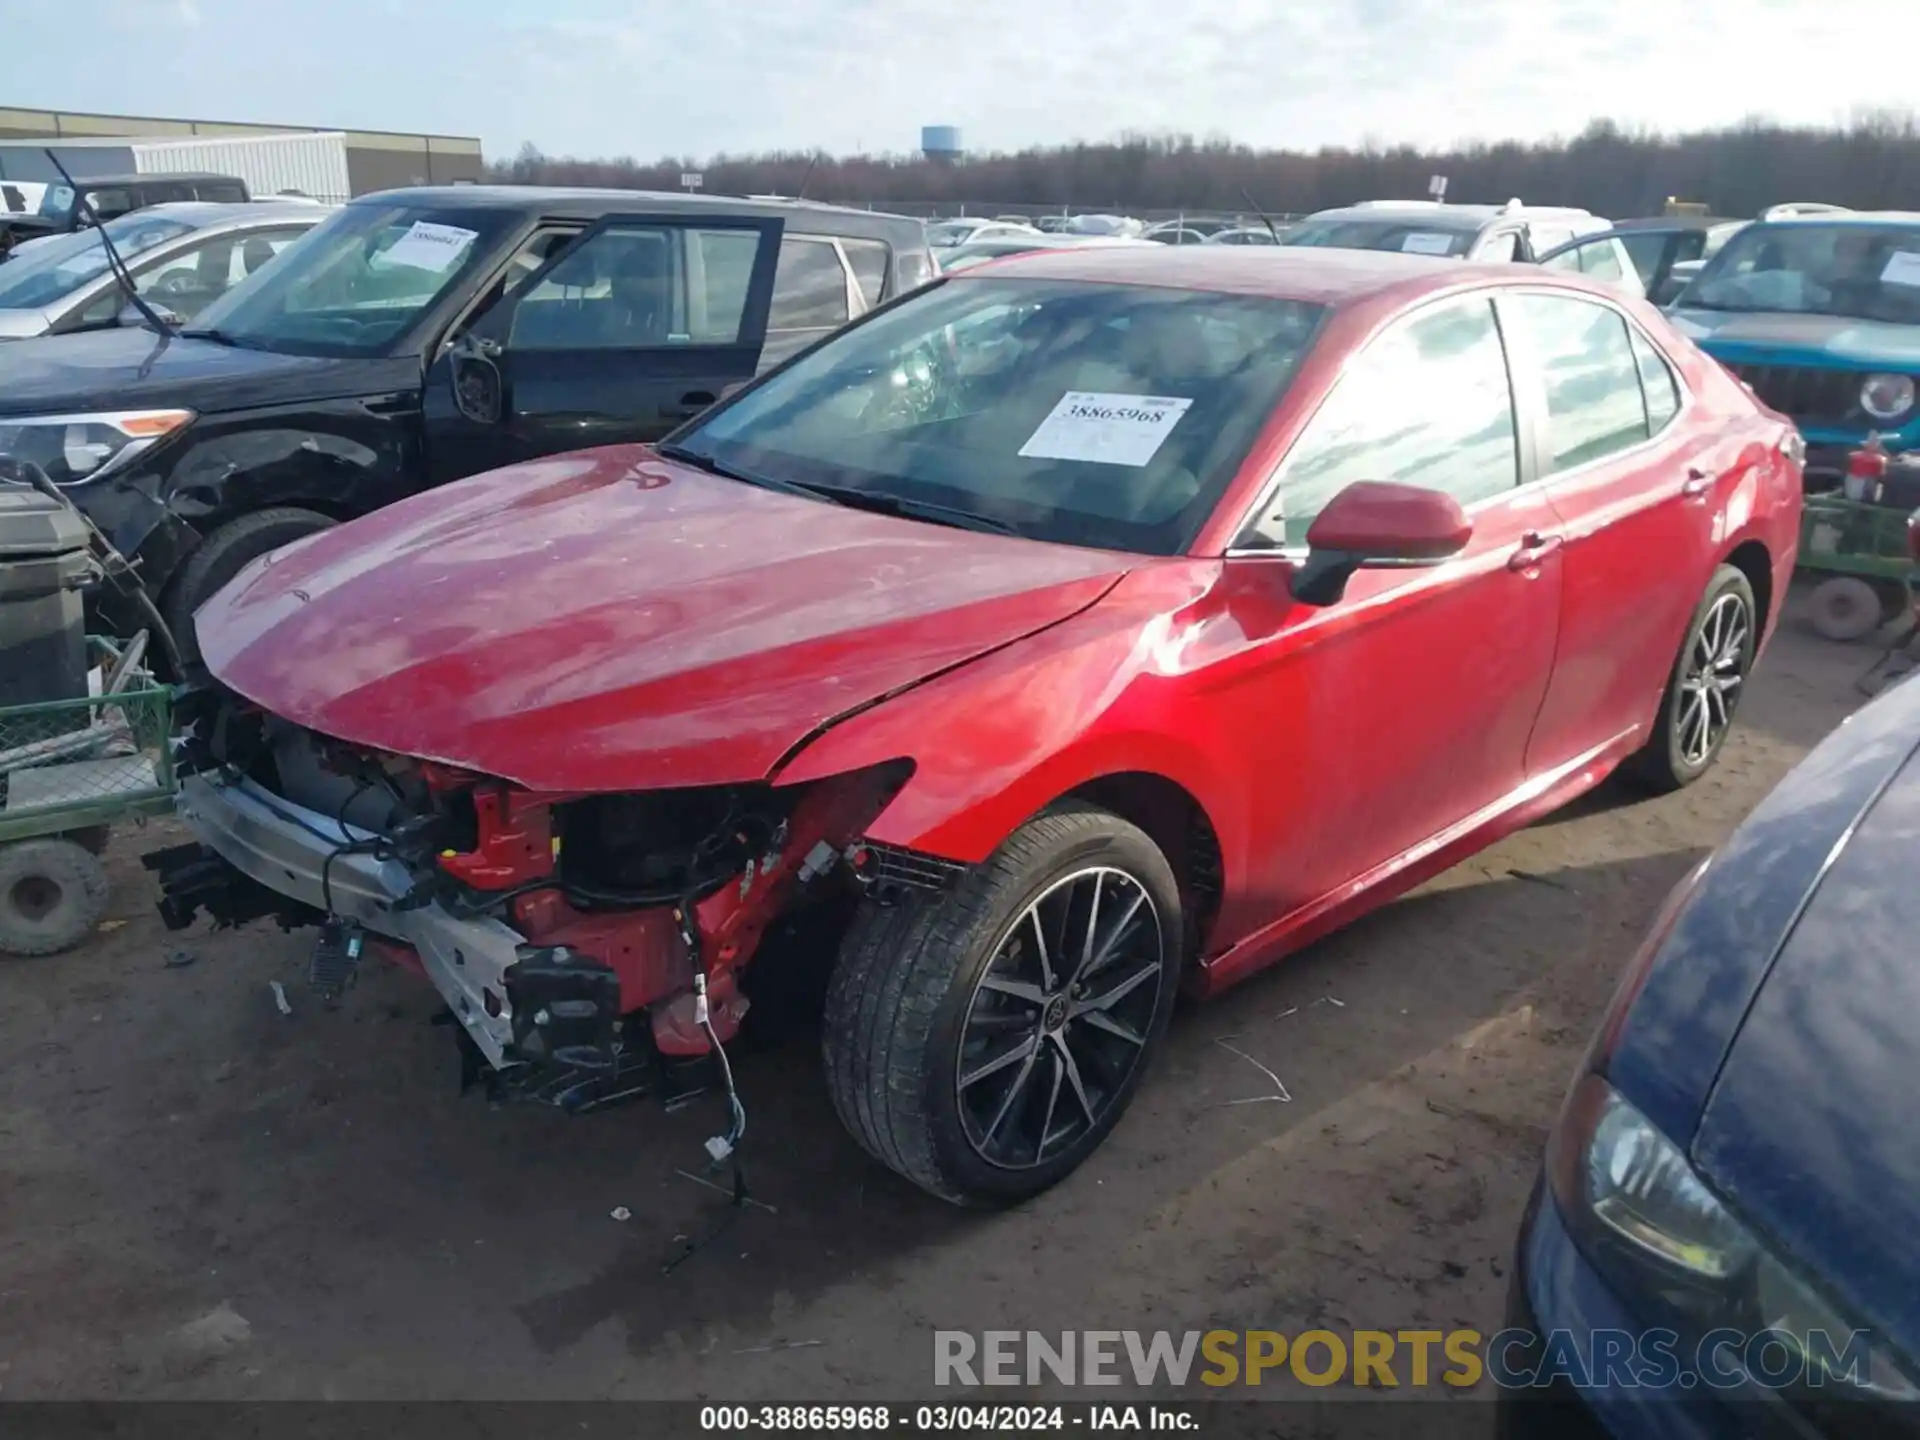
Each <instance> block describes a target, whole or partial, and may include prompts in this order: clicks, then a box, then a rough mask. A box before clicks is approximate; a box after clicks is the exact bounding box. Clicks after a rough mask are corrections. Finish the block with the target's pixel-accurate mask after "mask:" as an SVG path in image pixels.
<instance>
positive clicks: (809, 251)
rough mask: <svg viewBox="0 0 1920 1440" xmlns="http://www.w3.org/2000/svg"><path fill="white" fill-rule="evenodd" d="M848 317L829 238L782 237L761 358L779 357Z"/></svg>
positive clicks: (841, 274) (843, 277) (843, 280)
mask: <svg viewBox="0 0 1920 1440" xmlns="http://www.w3.org/2000/svg"><path fill="white" fill-rule="evenodd" d="M850 318H851V315H850V313H849V311H848V309H847V272H846V270H845V269H844V268H843V267H842V266H841V264H840V252H839V251H837V250H835V249H834V247H833V243H832V242H831V241H828V240H791V239H790V240H782V241H781V242H780V264H779V267H778V268H777V269H776V270H775V271H774V272H773V305H772V308H771V309H770V310H769V311H768V312H767V344H766V348H765V350H764V351H763V352H762V354H761V363H762V364H763V365H774V364H777V363H779V362H780V361H781V360H784V359H786V357H787V356H789V355H792V354H794V353H795V352H796V351H799V350H803V349H805V348H806V347H807V346H808V345H811V344H812V343H813V342H814V341H815V340H817V339H819V338H820V337H821V336H822V335H825V334H828V333H830V332H831V331H834V330H837V329H839V328H840V327H841V326H842V325H844V324H846V323H847V321H848V320H849V319H850Z"/></svg>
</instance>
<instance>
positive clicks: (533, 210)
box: [347, 185, 998, 235]
mask: <svg viewBox="0 0 1920 1440" xmlns="http://www.w3.org/2000/svg"><path fill="white" fill-rule="evenodd" d="M347 203H348V204H350V205H409V206H444V207H445V208H447V209H449V210H518V211H521V212H524V213H526V214H529V215H547V216H554V217H558V218H567V219H582V220H595V219H598V218H599V217H601V216H602V215H617V214H621V213H623V212H633V213H635V214H648V215H743V216H747V217H750V218H756V219H768V220H790V219H793V218H795V217H803V218H805V219H809V220H815V221H818V222H820V223H821V224H823V225H824V226H825V227H826V228H827V229H828V230H830V231H831V232H833V233H836V234H838V233H842V232H845V233H847V234H851V235H862V234H874V235H887V234H898V233H899V232H900V231H901V229H902V228H903V227H906V226H911V227H913V228H914V229H915V230H918V229H920V227H921V222H920V221H918V220H915V219H912V218H910V217H908V216H905V215H890V214H887V213H886V212H884V211H877V210H854V209H850V208H848V207H846V206H841V205H823V204H820V203H818V202H816V201H813V200H749V199H746V198H745V197H743V196H738V195H690V194H685V193H676V192H673V191H667V190H600V189H589V188H586V187H580V188H574V187H569V186H560V185H410V186H407V187H405V188H402V189H395V190H377V191H374V192H373V193H372V194H369V195H359V196H356V197H354V199H352V200H350V201H348V202H347ZM986 223H987V224H990V225H991V224H995V223H998V222H995V221H991V220H989V221H987V222H986Z"/></svg>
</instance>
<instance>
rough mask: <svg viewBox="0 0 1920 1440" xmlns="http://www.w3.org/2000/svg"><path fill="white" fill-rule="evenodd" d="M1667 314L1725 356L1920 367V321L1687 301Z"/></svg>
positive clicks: (1676, 324)
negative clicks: (1697, 306) (1700, 306)
mask: <svg viewBox="0 0 1920 1440" xmlns="http://www.w3.org/2000/svg"><path fill="white" fill-rule="evenodd" d="M1667 318H1668V319H1670V320H1671V321H1672V322H1673V324H1674V327H1675V328H1676V329H1678V330H1679V331H1680V333H1681V334H1683V335H1685V336H1687V337H1688V338H1689V339H1691V340H1693V341H1694V343H1695V344H1697V345H1699V346H1700V347H1701V348H1702V349H1703V350H1705V351H1706V352H1707V353H1708V354H1709V355H1713V356H1715V357H1717V358H1720V359H1731V360H1758V361H1774V362H1783V363H1786V364H1795V363H1805V364H1811V365H1820V364H1828V365H1859V366H1873V365H1886V366H1890V367H1893V368H1896V369H1913V368H1920V325H1889V324H1887V323H1886V322H1884V321H1880V320H1855V319H1851V318H1849V317H1847V316H1844V315H1796V314H1776V313H1774V312H1772V311H1758V312H1745V311H1728V310H1693V309H1688V308H1686V307H1685V306H1679V307H1676V308H1674V309H1673V310H1670V311H1668V312H1667Z"/></svg>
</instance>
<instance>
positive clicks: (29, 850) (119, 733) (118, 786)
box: [0, 632, 175, 955]
mask: <svg viewBox="0 0 1920 1440" xmlns="http://www.w3.org/2000/svg"><path fill="white" fill-rule="evenodd" d="M88 643H89V646H90V649H91V651H92V655H91V658H92V660H93V661H94V664H95V667H96V668H95V670H94V672H93V673H94V674H95V675H96V676H97V677H98V679H99V683H98V685H97V687H96V690H97V693H94V694H91V695H87V696H85V697H82V698H80V699H75V700H54V701H47V702H44V703H40V704H33V705H13V706H8V707H5V708H0V954H12V955H51V954H54V953H56V952H58V951H61V950H65V949H68V948H69V947H71V946H73V945H75V944H77V943H78V942H79V941H81V940H82V939H84V938H85V937H86V936H87V935H88V934H89V933H90V932H91V931H92V930H93V929H94V927H95V926H96V925H98V924H99V923H100V918H101V916H102V915H103V914H104V913H105V911H106V907H107V898H108V883H107V871H106V867H105V866H104V865H102V864H101V862H100V855H101V852H102V851H104V850H105V848H106V843H107V834H108V830H109V827H111V826H112V825H113V824H114V823H115V822H117V821H121V820H126V819H131V818H134V817H137V816H144V815H159V814H164V813H168V812H170V811H171V810H172V809H173V799H174V791H175V778H174V769H173V750H172V746H171V744H170V741H169V734H170V731H171V729H172V709H173V692H172V691H171V690H170V689H168V688H167V687H166V686H164V685H160V684H157V683H155V681H154V679H153V676H152V674H151V673H150V672H149V671H148V670H147V669H146V668H145V666H144V664H143V663H142V662H143V659H144V654H145V650H146V644H145V637H144V632H143V633H142V635H141V636H138V637H136V638H135V639H134V640H133V641H132V642H131V643H127V642H115V641H109V640H105V639H92V640H89V642H88Z"/></svg>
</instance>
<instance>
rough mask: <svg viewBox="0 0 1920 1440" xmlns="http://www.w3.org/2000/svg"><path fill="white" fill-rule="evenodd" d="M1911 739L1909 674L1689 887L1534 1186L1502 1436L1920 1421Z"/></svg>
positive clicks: (1822, 750)
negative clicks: (1907, 680)
mask: <svg viewBox="0 0 1920 1440" xmlns="http://www.w3.org/2000/svg"><path fill="white" fill-rule="evenodd" d="M1917 750H1920V683H1907V684H1902V685H1899V686H1897V687H1895V688H1894V689H1892V690H1890V691H1888V692H1886V693H1885V694H1883V695H1882V696H1881V697H1880V698H1879V699H1878V700H1876V701H1874V702H1873V703H1872V704H1871V705H1869V706H1867V707H1866V708H1865V709H1863V710H1861V711H1860V712H1859V713H1858V714H1856V715H1855V716H1853V717H1852V718H1851V719H1850V720H1848V721H1847V722H1846V723H1844V724H1843V725H1841V726H1840V728H1839V729H1838V730H1836V731H1835V732H1834V733H1833V734H1832V735H1831V736H1829V737H1828V738H1827V740H1826V741H1825V742H1824V743H1822V744H1821V745H1820V746H1819V748H1818V749H1816V750H1815V751H1814V752H1813V753H1812V754H1811V755H1809V756H1808V757H1807V759H1806V760H1805V761H1804V762H1802V764H1801V765H1800V766H1799V767H1798V768H1797V769H1796V770H1795V771H1794V772H1793V773H1792V774H1791V775H1789V776H1788V777H1787V778H1786V780H1784V781H1783V782H1782V783H1781V785H1780V786H1779V788H1778V789H1776V790H1775V791H1774V792H1773V793H1772V795H1770V796H1769V797H1768V798H1767V799H1766V800H1765V801H1764V802H1763V803H1762V804H1761V806H1760V807H1759V808H1758V809H1757V810H1755V811H1754V813H1753V815H1752V816H1751V817H1750V818H1749V819H1748V820H1747V821H1746V823H1745V824H1743V825H1742V826H1741V827H1740V828H1739V829H1738V830H1736V831H1735V832H1734V834H1733V836H1732V837H1731V838H1730V839H1729V840H1728V842H1727V843H1726V845H1724V846H1723V847H1722V848H1721V850H1720V851H1719V853H1718V854H1717V855H1716V856H1714V857H1713V858H1712V859H1711V860H1709V861H1707V862H1706V863H1704V864H1703V865H1701V866H1700V867H1699V868H1698V869H1696V870H1695V871H1694V872H1693V873H1692V874H1691V875H1689V876H1688V877H1687V878H1686V879H1685V880H1683V881H1682V882H1681V884H1680V885H1679V887H1678V888H1677V889H1676V890H1675V892H1674V894H1673V896H1672V898H1671V899H1670V900H1669V901H1668V902H1667V905H1666V907H1665V909H1664V910H1663V911H1662V913H1661V915H1660V917H1659V919H1658V920H1657V921H1656V923H1655V926H1654V929H1653V932H1652V934H1651V936H1650V937H1649V938H1648V940H1647V943H1646V944H1645V946H1644V947H1643V948H1642V950H1641V952H1640V953H1639V955H1638V956H1636V958H1635V959H1634V961H1633V962H1632V964H1631V965H1630V967H1629V969H1628V971H1627V974H1626V976H1625V978H1624V979H1623V981H1622V983H1621V986H1620V989H1619V992H1618V993H1617V995H1616V996H1615V998H1614V1001H1613V1003H1612V1006H1611V1007H1610V1009H1609V1012H1608V1014H1607V1017H1606V1019H1605V1020H1604V1021H1603V1022H1602V1024H1601V1027H1600V1030H1599V1033H1598V1034H1597V1035H1596V1037H1595V1038H1594V1040H1593V1043H1592V1046H1591V1048H1590V1050H1589V1052H1588V1054H1587V1057H1586V1059H1585V1060H1584V1062H1583V1063H1582V1065H1581V1069H1580V1072H1579V1074H1578V1076H1577V1077H1576V1080H1575V1082H1574V1085H1573V1088H1572V1089H1571V1091H1570V1092H1569V1095H1568V1098H1567V1102H1566V1105H1565V1107H1564V1109H1563V1110H1562V1112H1561V1115H1560V1119H1559V1122H1558V1124H1557V1126H1556V1127H1555V1130H1554V1133H1553V1136H1552V1138H1551V1140H1550V1141H1549V1144H1548V1149H1547V1158H1546V1164H1545V1166H1544V1168H1543V1173H1542V1176H1541V1180H1540V1183H1539V1184H1538V1185H1536V1187H1535V1190H1534V1194H1533V1198H1532V1200H1531V1201H1530V1203H1529V1204H1528V1207H1527V1213H1526V1219H1525V1220H1524V1222H1523V1225H1522V1230H1521V1235H1520V1242H1519V1247H1518V1259H1517V1263H1516V1265H1515V1267H1514V1271H1513V1280H1512V1288H1511V1292H1510V1296H1509V1302H1508V1310H1509V1325H1510V1327H1511V1328H1509V1329H1508V1330H1505V1331H1502V1332H1501V1333H1500V1334H1499V1335H1496V1336H1495V1337H1493V1339H1492V1340H1491V1341H1490V1343H1489V1346H1488V1353H1487V1360H1488V1366H1489V1370H1490V1373H1491V1374H1492V1375H1493V1376H1494V1378H1495V1379H1496V1381H1498V1382H1499V1383H1501V1384H1502V1385H1503V1386H1505V1387H1514V1388H1505V1389H1503V1391H1502V1395H1501V1411H1500V1414H1501V1421H1502V1431H1503V1434H1505V1435H1508V1436H1513V1437H1522V1436H1533V1435H1539V1436H1543V1437H1544V1436H1552V1437H1555V1440H1574V1437H1579V1436H1585V1435H1608V1436H1615V1437H1621V1440H1625V1437H1643V1436H1644V1437H1683V1436H1684V1437H1722V1436H1725V1437H1734V1436H1771V1435H1776V1434H1777V1435H1782V1436H1808V1435H1816V1436H1854V1435H1882V1434H1888V1435H1893V1434H1906V1435H1910V1434H1914V1433H1916V1430H1917V1429H1920V1123H1916V1121H1915V1117H1914V1110H1915V1107H1916V1101H1920V1046H1916V1043H1915V1042H1916V1036H1920V757H1917V755H1916V751H1917ZM1543 1401H1544V1402H1548V1403H1537V1402H1543Z"/></svg>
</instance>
